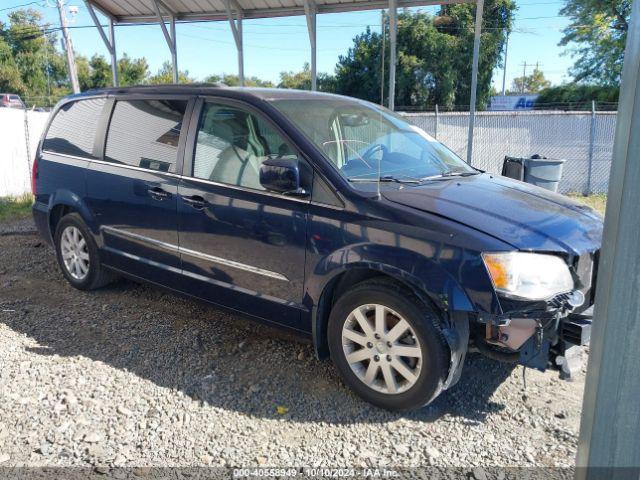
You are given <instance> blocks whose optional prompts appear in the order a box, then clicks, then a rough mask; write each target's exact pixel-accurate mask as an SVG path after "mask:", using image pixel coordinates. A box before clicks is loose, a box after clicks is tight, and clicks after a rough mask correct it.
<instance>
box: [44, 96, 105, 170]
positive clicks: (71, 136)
mask: <svg viewBox="0 0 640 480" xmlns="http://www.w3.org/2000/svg"><path fill="white" fill-rule="evenodd" d="M105 102H106V99H104V98H91V99H87V100H78V101H75V102H71V103H67V104H65V105H63V106H62V107H61V108H60V110H58V113H57V114H56V116H55V117H54V118H53V121H52V122H51V125H50V126H49V130H48V131H47V135H46V136H45V139H44V143H43V144H42V149H43V150H45V151H47V152H53V153H60V154H64V155H73V156H76V157H85V158H95V156H94V155H93V144H94V141H95V137H96V129H97V126H98V120H99V118H100V115H101V114H102V108H103V107H104V104H105Z"/></svg>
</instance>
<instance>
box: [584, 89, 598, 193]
mask: <svg viewBox="0 0 640 480" xmlns="http://www.w3.org/2000/svg"><path fill="white" fill-rule="evenodd" d="M595 140H596V101H595V100H591V126H590V129H589V169H588V172H587V190H586V191H585V192H584V196H585V197H586V196H587V195H591V172H592V171H593V148H594V143H595Z"/></svg>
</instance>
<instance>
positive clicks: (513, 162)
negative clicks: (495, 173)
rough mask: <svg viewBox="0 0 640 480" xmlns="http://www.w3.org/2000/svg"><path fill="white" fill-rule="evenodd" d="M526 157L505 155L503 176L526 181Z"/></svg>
mask: <svg viewBox="0 0 640 480" xmlns="http://www.w3.org/2000/svg"><path fill="white" fill-rule="evenodd" d="M525 160H526V158H520V157H504V162H503V163H502V176H503V177H509V178H513V179H515V180H520V181H521V182H523V181H524V161H525Z"/></svg>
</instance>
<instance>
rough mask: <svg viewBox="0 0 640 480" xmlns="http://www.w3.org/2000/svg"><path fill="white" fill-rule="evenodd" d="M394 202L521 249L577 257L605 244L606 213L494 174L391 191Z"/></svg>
mask: <svg viewBox="0 0 640 480" xmlns="http://www.w3.org/2000/svg"><path fill="white" fill-rule="evenodd" d="M383 195H384V197H385V198H386V199H387V200H389V201H391V202H394V203H398V204H401V205H405V206H408V207H412V208H416V209H418V210H421V211H424V212H428V213H432V214H435V215H438V216H441V217H445V218H448V219H451V220H454V221H456V222H459V223H461V224H464V225H467V226H469V227H471V228H474V229H476V230H479V231H482V232H484V233H486V234H488V235H491V236H493V237H495V238H497V239H499V240H502V241H503V242H506V243H509V244H510V245H512V246H514V247H515V248H517V249H519V250H539V251H556V252H557V251H563V252H566V253H569V254H572V255H576V254H581V253H583V252H586V251H592V250H596V249H599V248H600V245H601V242H602V226H603V225H602V217H601V216H600V215H599V214H597V213H596V212H595V211H594V210H592V209H591V208H589V207H587V206H585V205H582V204H579V203H577V202H574V201H572V200H570V199H569V198H567V197H565V196H562V195H558V194H556V193H552V192H550V191H548V190H544V189H542V188H538V187H534V186H533V185H529V184H526V183H523V182H518V181H516V180H511V179H508V178H505V177H494V176H491V175H488V174H480V175H473V176H469V177H449V178H443V179H437V180H433V181H430V182H427V183H425V184H423V185H419V186H410V185H403V188H397V189H394V190H392V189H385V191H384V192H383Z"/></svg>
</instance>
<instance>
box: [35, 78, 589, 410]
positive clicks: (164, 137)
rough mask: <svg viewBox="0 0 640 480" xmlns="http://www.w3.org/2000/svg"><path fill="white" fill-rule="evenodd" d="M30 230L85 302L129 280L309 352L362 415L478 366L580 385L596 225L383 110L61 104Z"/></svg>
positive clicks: (200, 96) (420, 398) (280, 98)
mask: <svg viewBox="0 0 640 480" xmlns="http://www.w3.org/2000/svg"><path fill="white" fill-rule="evenodd" d="M33 179H34V181H33V189H34V194H35V197H36V201H35V205H34V209H33V212H34V218H35V221H36V224H37V226H38V229H39V231H40V233H41V234H42V236H43V237H44V238H46V239H47V240H48V241H49V242H51V243H52V244H53V246H54V247H55V251H56V255H57V258H58V262H59V264H60V267H61V270H62V273H63V274H64V276H65V277H66V279H67V280H68V282H69V283H71V285H72V286H74V287H76V288H79V289H82V290H90V289H94V288H97V287H100V286H103V285H105V284H106V283H108V282H109V281H111V280H112V279H114V278H115V277H117V276H118V275H123V276H126V277H130V278H133V279H135V280H141V281H146V282H151V283H153V284H156V285H158V286H161V287H164V288H167V289H170V290H172V291H174V292H179V293H181V294H186V295H190V296H192V297H194V298H198V299H201V300H204V301H206V302H209V303H211V304H214V305H217V306H220V307H224V308H227V309H230V310H232V311H235V312H239V313H242V314H245V315H248V316H250V317H253V318H255V319H258V320H260V321H263V322H268V323H271V324H276V325H279V326H282V327H285V328H288V329H291V330H293V331H296V332H299V333H300V334H302V335H303V336H307V337H309V338H311V339H312V341H313V343H314V346H315V348H316V351H317V354H318V356H319V357H320V358H323V357H327V356H330V357H331V358H332V360H333V362H334V363H335V365H336V367H337V369H338V371H339V373H340V374H341V376H342V378H343V379H344V381H345V382H346V383H347V384H348V385H349V386H350V387H351V388H352V389H353V390H354V391H355V392H356V393H357V394H358V395H360V396H361V397H362V398H364V399H365V400H367V401H369V402H371V403H373V404H375V405H378V406H381V407H384V408H387V409H392V410H406V409H412V408H417V407H420V406H422V405H425V404H427V403H429V402H430V401H431V400H433V399H434V398H435V397H436V396H437V395H438V394H439V393H440V392H441V391H442V390H445V389H447V388H449V387H451V386H452V385H454V384H455V383H456V382H457V380H458V379H459V378H460V375H461V371H462V366H463V363H464V358H465V354H466V352H467V351H469V350H471V349H473V350H474V351H480V352H481V353H483V354H485V355H487V356H489V357H491V358H494V359H497V360H500V361H505V362H511V363H519V364H523V365H526V366H530V367H534V368H539V369H544V368H546V367H547V366H549V365H556V366H559V367H560V368H561V369H563V370H564V371H565V373H568V372H569V367H570V362H569V360H568V359H569V358H570V355H569V354H568V352H569V351H574V350H575V348H573V347H574V346H575V345H580V344H584V343H585V342H587V341H588V335H589V329H590V324H591V318H590V312H591V310H592V308H591V307H592V304H593V297H594V291H595V280H596V277H597V267H598V253H599V249H600V243H601V239H602V219H601V217H600V216H599V215H598V214H596V213H594V212H593V211H592V210H591V209H589V208H588V207H585V206H582V205H579V204H577V203H574V202H572V201H570V200H568V199H567V198H565V197H563V196H560V195H556V194H552V193H550V192H548V191H545V190H542V189H539V188H536V187H533V186H530V185H527V184H524V183H521V182H517V181H513V180H509V179H506V178H502V177H498V176H493V175H489V174H486V173H483V172H481V171H479V170H476V169H474V168H472V167H470V166H469V165H467V164H466V163H465V162H464V161H462V160H461V159H460V158H459V157H457V156H456V155H455V154H454V153H453V152H451V151H450V150H449V149H447V148H446V147H445V146H443V145H442V144H440V143H438V142H437V141H435V140H434V139H433V138H431V137H430V136H429V135H427V134H426V133H425V132H424V131H422V130H421V129H419V128H416V127H415V126H413V125H410V124H409V123H407V121H406V120H405V119H403V118H402V117H401V116H399V115H396V114H395V113H393V112H391V111H389V110H386V109H384V108H382V107H380V106H378V105H373V104H371V103H368V102H364V101H360V100H356V99H352V98H347V97H342V96H337V95H329V94H322V93H311V92H303V91H295V90H275V89H250V88H240V89H235V88H226V87H218V86H207V85H189V86H184V85H180V86H175V85H174V86H162V87H159V86H157V87H132V88H121V89H106V90H99V91H92V92H88V93H85V94H81V95H75V96H71V97H68V98H66V99H64V100H63V101H61V102H60V103H59V104H58V106H57V107H56V109H55V111H54V112H53V114H52V116H51V120H50V123H49V125H48V127H47V129H46V131H45V134H44V135H43V138H42V140H41V143H40V146H39V148H38V152H37V158H36V161H35V163H34V172H33Z"/></svg>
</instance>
